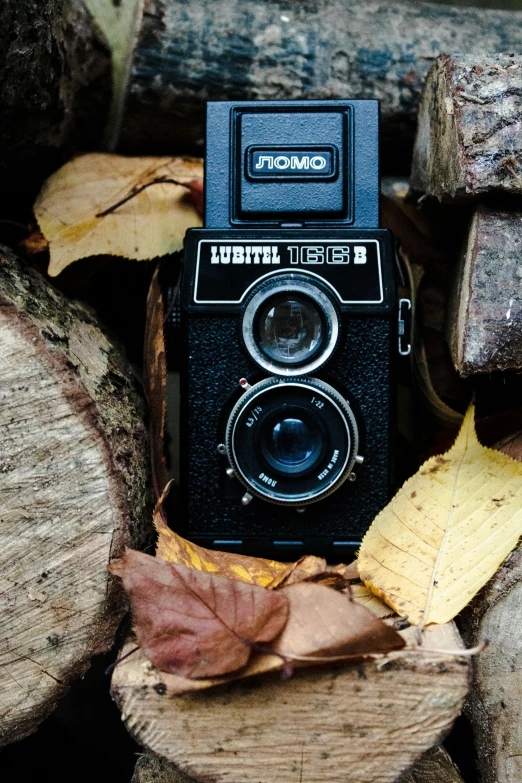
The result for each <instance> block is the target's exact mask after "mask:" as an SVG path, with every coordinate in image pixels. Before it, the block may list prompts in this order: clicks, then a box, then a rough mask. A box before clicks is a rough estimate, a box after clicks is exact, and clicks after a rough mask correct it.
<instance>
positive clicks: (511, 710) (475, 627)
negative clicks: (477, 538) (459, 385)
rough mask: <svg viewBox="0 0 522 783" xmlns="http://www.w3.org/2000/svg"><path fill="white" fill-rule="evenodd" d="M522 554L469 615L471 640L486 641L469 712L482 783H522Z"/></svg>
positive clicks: (467, 629) (466, 630)
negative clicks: (520, 619) (521, 627)
mask: <svg viewBox="0 0 522 783" xmlns="http://www.w3.org/2000/svg"><path fill="white" fill-rule="evenodd" d="M521 612H522V551H521V550H520V549H518V550H516V551H515V552H513V553H512V554H511V555H510V556H509V557H508V558H507V560H506V561H505V562H504V564H503V565H502V567H501V568H500V569H499V571H498V572H497V573H496V575H495V576H494V577H493V579H492V580H491V581H490V582H488V584H487V585H486V586H485V588H484V589H483V590H482V591H481V592H480V593H479V595H478V596H477V597H476V599H475V600H474V601H473V602H472V603H471V605H470V606H469V607H468V608H467V609H466V610H465V612H464V613H463V615H462V618H461V625H462V629H463V632H464V635H465V637H466V639H467V640H468V641H470V642H471V640H473V639H475V640H478V639H484V638H486V639H488V640H489V645H488V647H487V648H486V650H485V651H484V652H483V653H481V655H480V656H478V657H477V659H476V660H475V662H474V666H473V684H472V687H471V691H470V696H469V702H468V712H469V717H470V718H471V722H472V724H473V731H474V734H475V739H476V742H475V746H476V751H477V756H478V769H480V772H481V781H482V783H516V782H517V781H519V780H522V735H521V732H520V724H521V720H522V638H521V635H520V623H519V617H520V615H521Z"/></svg>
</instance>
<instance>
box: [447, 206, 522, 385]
mask: <svg viewBox="0 0 522 783" xmlns="http://www.w3.org/2000/svg"><path fill="white" fill-rule="evenodd" d="M521 247H522V213H521V212H509V211H505V210H504V211H503V210H497V209H490V208H488V207H485V206H481V207H479V209H478V210H477V211H476V213H475V216H474V217H473V220H472V223H471V228H470V233H469V237H468V241H467V247H466V249H465V253H464V254H463V258H462V262H461V266H460V269H459V270H458V271H457V273H456V280H455V292H454V295H453V297H452V298H451V301H450V303H449V307H448V333H449V336H448V339H449V344H450V349H451V354H452V358H453V363H454V365H455V368H456V369H457V371H458V372H459V374H460V375H461V376H463V377H465V376H467V375H472V374H476V373H490V372H493V371H495V370H512V369H518V368H520V367H522V299H521V297H520V281H521V277H520V249H521Z"/></svg>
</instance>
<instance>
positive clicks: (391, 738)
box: [112, 624, 468, 783]
mask: <svg viewBox="0 0 522 783" xmlns="http://www.w3.org/2000/svg"><path fill="white" fill-rule="evenodd" d="M425 639H426V642H425V643H426V645H429V647H430V648H433V647H440V648H444V649H447V648H448V647H449V648H458V645H459V644H460V641H459V636H458V634H457V632H456V630H455V627H454V626H453V625H452V624H450V625H447V626H433V627H430V628H428V629H427V631H426V635H425ZM130 644H132V642H130ZM126 649H130V647H127V648H126ZM123 654H125V648H124V650H123ZM467 683H468V662H467V660H466V659H465V658H462V657H459V656H458V655H457V656H450V655H447V654H444V653H433V652H432V653H428V652H426V653H422V654H421V653H411V652H410V653H397V654H393V655H390V656H389V658H388V659H384V661H381V662H379V663H376V662H367V663H364V664H361V665H360V666H354V667H344V668H336V669H331V668H329V669H307V670H298V671H296V672H295V674H294V675H293V677H292V678H291V679H290V680H286V681H282V680H281V679H280V677H279V676H267V677H265V678H256V679H253V680H245V681H244V682H236V683H231V684H229V685H227V686H220V687H219V688H215V689H210V690H206V691H200V692H194V693H190V694H185V695H182V696H176V697H172V698H169V697H168V675H164V674H162V673H161V672H159V671H157V670H156V669H154V668H153V667H152V666H151V665H150V664H149V663H148V661H146V660H145V659H144V658H143V657H142V656H141V654H140V653H136V654H134V655H132V656H130V657H129V658H128V659H127V660H125V661H124V662H122V663H121V664H120V665H119V666H117V667H116V669H115V671H114V674H113V680H112V694H113V698H114V699H115V700H116V702H117V704H118V706H119V707H120V709H121V711H122V716H123V719H124V721H125V723H126V726H127V728H128V729H129V731H130V732H131V733H132V734H133V736H134V737H135V738H136V740H137V741H138V742H139V743H140V744H141V745H143V746H145V747H146V748H148V749H149V750H151V751H152V752H154V753H156V754H159V755H160V756H162V757H163V758H164V759H166V760H168V761H169V762H171V763H172V764H174V765H175V767H176V768H177V770H178V771H180V772H181V773H182V774H183V775H185V776H187V777H189V778H192V779H194V780H196V781H201V783H203V781H204V782H205V783H207V781H208V782H210V781H213V783H218V781H226V783H244V781H245V780H252V781H256V783H296V781H297V780H299V781H302V783H316V781H319V780H320V781H321V782H322V783H392V781H394V780H395V779H396V778H397V777H398V776H399V774H401V773H402V772H404V771H405V770H407V769H408V768H409V767H411V765H412V764H413V763H414V762H415V760H416V759H417V758H418V757H419V756H420V755H421V754H422V753H423V752H424V751H425V750H426V749H427V748H429V747H431V746H432V745H434V744H436V743H437V742H438V741H439V740H440V739H441V737H442V736H443V735H444V734H445V733H446V732H447V731H448V730H449V728H450V726H451V723H452V721H453V720H454V718H455V717H456V716H457V715H458V714H459V712H460V710H461V707H462V703H463V700H464V697H465V694H466V691H467Z"/></svg>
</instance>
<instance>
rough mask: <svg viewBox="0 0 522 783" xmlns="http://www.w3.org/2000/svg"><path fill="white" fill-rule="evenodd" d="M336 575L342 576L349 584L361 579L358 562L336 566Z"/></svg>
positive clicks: (353, 561)
mask: <svg viewBox="0 0 522 783" xmlns="http://www.w3.org/2000/svg"><path fill="white" fill-rule="evenodd" d="M333 570H334V573H336V574H340V575H341V576H342V577H343V579H345V580H346V581H347V582H351V581H352V580H354V579H360V578H361V577H360V576H359V572H358V570H357V560H352V562H351V563H348V565H343V563H341V564H340V565H338V566H335V568H334V569H333Z"/></svg>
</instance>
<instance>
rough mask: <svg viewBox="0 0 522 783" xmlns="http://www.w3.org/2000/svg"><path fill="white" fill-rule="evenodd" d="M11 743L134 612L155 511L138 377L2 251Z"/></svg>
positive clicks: (6, 698) (2, 542) (88, 317)
mask: <svg viewBox="0 0 522 783" xmlns="http://www.w3.org/2000/svg"><path fill="white" fill-rule="evenodd" d="M0 291H1V293H0V506H1V514H0V704H1V710H0V744H5V743H7V742H10V741H14V740H17V739H20V738H21V737H23V736H25V735H26V734H28V733H29V732H30V731H32V730H34V728H35V727H36V725H37V724H38V723H39V721H41V720H42V718H43V717H45V716H46V715H47V714H48V713H49V712H50V711H51V710H52V709H53V707H54V706H55V704H56V701H57V700H58V699H59V697H60V696H61V695H62V694H63V693H64V691H65V690H66V688H67V686H68V685H69V684H70V683H71V682H72V681H73V680H74V679H75V678H76V677H78V676H79V675H81V674H82V673H83V672H84V671H85V670H86V668H87V667H88V666H89V662H90V659H91V657H92V656H93V655H95V654H97V653H100V652H102V651H105V650H107V649H108V648H109V647H110V646H111V645H112V643H113V640H114V634H115V631H116V629H117V627H118V624H119V622H120V620H121V617H122V614H123V612H124V610H125V601H124V600H123V596H122V592H121V588H120V586H119V584H117V582H118V580H114V579H113V578H112V577H109V575H108V573H107V570H106V566H107V563H108V562H109V559H110V558H111V557H113V556H117V555H118V554H119V553H121V551H122V548H123V546H124V545H125V544H129V545H131V544H133V545H134V546H139V545H140V544H141V543H143V540H144V533H145V530H146V528H147V526H149V520H150V516H149V514H150V496H149V465H148V439H147V432H146V429H145V426H144V419H143V417H144V409H143V402H142V399H141V394H140V391H139V387H138V383H137V379H136V378H135V377H134V374H133V371H132V369H131V367H130V366H129V365H128V363H127V361H126V360H125V359H124V357H123V355H122V354H121V352H120V350H119V349H118V348H117V347H116V346H115V345H114V344H113V343H112V341H111V340H110V339H109V338H108V337H107V336H106V334H105V333H104V332H103V330H102V329H101V327H100V325H99V324H98V323H97V321H96V319H95V318H94V317H93V315H92V314H91V313H90V312H89V311H88V310H86V309H85V308H83V307H81V306H79V305H73V304H69V303H68V302H67V301H66V300H65V299H64V298H63V297H62V296H61V295H59V294H58V293H57V292H56V291H54V289H52V288H51V287H50V286H48V285H47V284H46V283H45V281H44V280H43V278H42V277H41V276H40V275H38V274H37V273H36V272H34V271H32V270H28V269H25V268H24V266H23V265H22V263H21V262H19V261H17V259H16V258H14V256H13V255H12V254H11V253H10V252H8V251H7V250H5V249H3V250H0Z"/></svg>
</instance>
